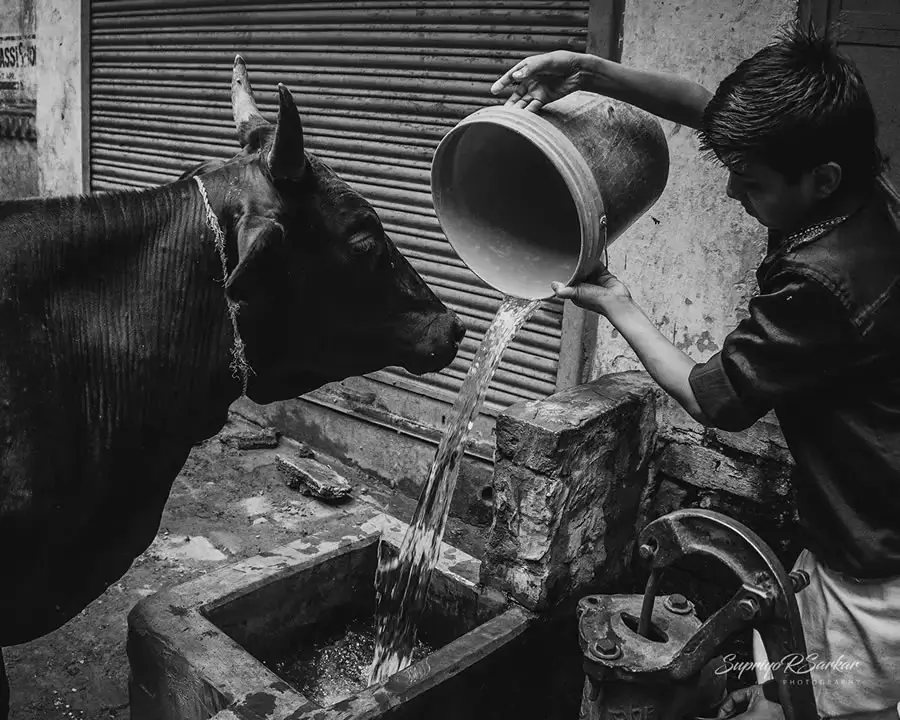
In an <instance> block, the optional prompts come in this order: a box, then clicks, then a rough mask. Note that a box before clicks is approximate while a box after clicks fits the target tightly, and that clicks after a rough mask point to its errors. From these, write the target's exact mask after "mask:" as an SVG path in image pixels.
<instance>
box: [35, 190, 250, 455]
mask: <svg viewBox="0 0 900 720" xmlns="http://www.w3.org/2000/svg"><path fill="white" fill-rule="evenodd" d="M209 195H210V201H211V203H212V205H213V207H216V206H217V205H218V204H219V203H218V201H219V200H220V198H218V197H217V193H216V191H215V188H213V187H210V189H209ZM49 203H54V201H49ZM49 203H48V207H46V208H45V215H44V222H45V223H47V222H55V224H56V226H55V227H54V228H52V231H51V232H44V233H41V236H42V237H41V242H38V243H37V247H32V251H33V252H35V255H36V257H37V258H38V262H36V263H35V266H37V267H39V268H40V271H39V275H40V276H39V277H38V278H33V279H35V280H37V283H36V286H37V287H39V288H41V290H40V292H39V294H38V295H37V296H36V297H37V298H43V301H42V305H43V307H42V308H36V307H32V308H31V309H32V310H33V311H34V310H36V311H38V313H37V314H38V315H40V314H41V313H43V317H42V320H43V322H44V323H45V325H44V328H43V329H44V331H45V332H46V339H47V341H48V343H49V344H50V346H51V352H52V356H53V357H54V359H55V361H56V362H58V363H60V367H59V370H60V371H61V373H63V375H61V377H60V378H59V380H60V381H61V383H62V384H63V385H65V386H67V387H68V388H69V391H70V392H72V391H74V392H76V393H78V394H79V395H80V397H78V398H77V400H78V404H79V405H80V409H81V413H82V415H83V420H84V421H85V423H86V428H87V432H88V434H89V435H90V436H91V441H92V442H93V443H100V445H101V447H99V448H97V449H98V450H103V449H108V447H107V448H104V447H103V446H107V445H108V443H109V442H114V441H115V439H116V438H118V439H119V440H122V439H128V438H130V437H134V438H140V439H141V442H142V443H143V444H145V445H146V447H147V450H148V452H150V453H152V452H153V447H152V446H153V445H156V444H157V443H156V442H152V440H154V439H156V440H157V441H158V443H164V442H167V441H168V440H169V439H170V437H171V436H179V437H181V438H182V439H183V440H184V441H187V440H198V439H202V438H203V437H208V436H209V435H210V434H213V433H215V432H216V431H217V430H218V429H219V427H221V424H222V423H223V422H224V420H225V418H226V416H227V408H228V405H229V404H230V403H231V402H232V401H233V400H234V399H235V398H236V397H237V395H238V394H239V384H238V383H236V382H235V381H234V379H233V378H231V376H230V374H229V372H228V361H229V348H230V344H231V341H232V337H231V325H230V322H229V321H228V317H227V311H226V305H225V300H224V295H223V289H222V284H221V282H218V281H220V280H221V275H222V270H221V266H220V264H219V258H218V254H217V252H216V249H215V246H214V244H213V241H212V233H211V231H210V230H209V228H208V227H207V223H206V218H205V209H204V205H203V201H202V199H201V198H200V193H199V191H198V188H197V186H196V184H195V183H194V182H192V181H185V182H180V183H175V184H173V185H168V186H164V187H161V188H155V189H153V190H149V191H144V192H139V193H124V194H112V195H106V196H93V197H85V198H70V199H66V200H59V201H55V205H56V207H55V208H53V207H52V205H49ZM31 299H35V297H34V296H32V298H31ZM75 399H76V398H75V397H73V398H71V400H75ZM148 440H150V441H151V442H149V443H148Z"/></svg>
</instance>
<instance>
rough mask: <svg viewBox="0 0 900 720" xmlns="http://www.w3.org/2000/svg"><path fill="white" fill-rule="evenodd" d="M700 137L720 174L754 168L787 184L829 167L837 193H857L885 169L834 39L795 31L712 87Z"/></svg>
mask: <svg viewBox="0 0 900 720" xmlns="http://www.w3.org/2000/svg"><path fill="white" fill-rule="evenodd" d="M699 137H700V149H701V150H702V151H703V152H705V153H707V154H710V155H713V156H715V158H717V159H718V160H719V161H720V162H722V163H723V164H725V165H726V166H727V167H730V168H735V167H739V166H740V165H741V164H742V163H744V162H746V161H747V160H756V161H757V162H763V163H765V164H766V165H769V166H770V167H772V168H773V169H775V170H777V171H779V172H780V173H782V174H783V175H785V176H786V178H787V179H788V181H789V182H796V181H797V180H799V179H800V176H801V174H802V173H804V172H806V171H808V170H811V169H812V168H814V167H816V166H818V165H822V164H824V163H827V162H836V163H837V164H838V165H840V166H841V172H842V180H841V187H842V188H845V187H863V186H865V185H867V184H869V183H871V181H872V180H873V178H875V177H876V176H877V175H878V173H880V172H881V170H882V169H883V166H884V159H883V157H882V155H881V152H880V150H879V149H878V143H877V137H878V122H877V120H876V117H875V110H874V108H873V107H872V101H871V99H870V98H869V93H868V91H867V90H866V87H865V85H864V83H863V80H862V77H861V76H860V74H859V71H858V70H857V69H856V66H855V65H854V64H853V62H852V61H850V60H848V59H847V58H845V57H842V56H841V55H840V54H839V53H838V51H837V45H836V43H835V41H834V40H833V39H827V38H824V37H822V36H820V35H819V34H818V33H817V32H816V31H815V30H814V29H813V28H808V29H802V28H801V27H800V25H799V24H797V23H794V24H793V25H791V26H790V27H789V28H788V29H787V30H786V31H784V32H783V33H782V34H781V36H780V37H779V38H778V39H777V40H776V42H774V43H772V44H771V45H768V46H767V47H765V48H763V49H762V50H760V51H759V52H758V53H756V54H755V55H754V56H753V57H751V58H749V59H747V60H744V61H743V62H742V63H741V64H740V65H738V66H737V68H736V69H735V70H734V72H732V73H731V74H730V75H729V76H728V77H726V78H725V79H724V80H723V81H722V82H721V83H720V84H719V87H718V88H717V89H716V92H715V95H713V98H712V100H710V102H709V104H708V105H707V106H706V109H705V110H704V111H703V123H702V130H700V132H699Z"/></svg>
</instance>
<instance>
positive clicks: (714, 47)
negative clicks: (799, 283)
mask: <svg viewBox="0 0 900 720" xmlns="http://www.w3.org/2000/svg"><path fill="white" fill-rule="evenodd" d="M625 7H626V11H625V18H624V39H623V53H622V63H623V64H625V65H630V66H632V67H636V68H642V69H653V70H662V71H667V72H674V73H678V74H680V75H682V76H685V77H687V78H690V79H691V80H694V81H696V82H699V83H700V84H702V85H703V86H704V87H706V88H708V89H709V90H710V91H714V90H715V88H716V86H717V85H718V83H719V82H720V81H721V80H722V79H724V78H725V76H726V75H728V74H729V73H730V72H731V71H732V70H733V69H734V67H735V66H736V65H737V64H738V63H739V62H740V61H741V60H742V59H744V58H746V57H749V56H750V55H752V54H753V53H754V52H756V51H757V50H758V49H760V48H761V47H763V46H764V45H765V44H767V43H768V42H769V41H770V40H771V39H772V38H773V36H774V34H775V33H776V31H777V30H778V29H779V28H781V27H782V26H783V25H785V24H786V23H788V22H789V21H790V20H792V19H793V18H795V17H796V14H797V2H796V0H787V1H786V0H715V1H714V2H710V0H629V2H628V3H626V5H625ZM663 129H664V131H665V133H666V137H667V139H668V142H669V152H670V155H671V167H670V172H669V181H668V185H667V187H666V190H665V191H664V192H663V194H662V196H661V197H660V199H659V201H658V202H657V203H656V205H654V206H653V207H652V208H651V209H650V210H649V211H648V212H647V214H646V215H644V216H643V217H642V218H641V219H640V220H638V221H637V222H636V223H635V224H634V225H633V226H632V227H631V228H630V229H629V230H628V231H627V232H626V233H625V234H624V235H623V236H622V237H621V238H619V239H618V240H617V241H616V243H615V244H614V245H613V246H612V247H611V248H610V253H609V260H610V262H609V265H610V270H611V271H612V272H613V273H614V274H616V275H617V276H618V277H619V278H621V280H622V281H623V282H624V283H625V284H626V285H628V287H629V288H630V290H631V292H632V294H633V296H634V297H635V299H636V300H637V302H638V303H639V304H640V305H641V307H643V309H644V310H645V312H646V313H647V314H648V315H649V316H650V318H651V319H652V320H653V321H654V322H655V323H656V324H657V326H658V327H659V328H660V329H661V331H662V332H663V333H664V334H665V335H667V336H668V337H669V338H670V339H671V340H672V341H673V342H674V343H675V344H676V345H677V346H678V347H679V348H681V349H682V350H684V351H685V352H686V353H687V354H688V355H689V356H691V357H692V358H693V359H694V360H697V361H703V360H706V359H708V358H709V357H710V356H711V355H712V354H713V353H715V352H716V351H717V350H719V349H720V347H721V343H722V341H723V339H724V338H725V336H726V335H727V334H728V332H729V331H730V330H732V329H733V328H734V327H735V326H736V325H737V323H738V322H739V321H740V320H741V319H742V318H743V317H744V316H745V315H746V308H747V303H748V300H749V299H750V297H751V296H752V295H753V294H754V292H755V291H756V280H755V277H754V271H755V269H756V267H757V265H758V264H759V262H760V261H761V260H762V257H763V256H764V254H765V246H766V231H765V229H764V228H763V227H762V226H761V225H759V224H758V223H757V222H756V221H755V220H753V219H752V218H750V217H749V216H747V215H746V214H745V213H744V210H743V209H742V208H741V206H740V205H739V204H738V203H737V202H735V201H733V200H730V199H729V198H728V197H727V195H726V194H725V184H726V172H725V171H724V170H723V169H721V168H719V167H717V166H716V164H715V163H714V162H712V161H710V160H707V159H705V158H703V157H702V156H701V155H700V153H699V151H698V143H697V139H696V135H695V133H694V132H693V131H692V130H690V129H688V128H686V127H683V126H680V125H676V124H674V123H671V122H667V121H663ZM596 347H597V349H596V353H595V356H594V358H593V361H592V365H591V367H590V375H589V377H592V378H595V377H599V376H602V375H606V374H608V373H613V372H621V371H626V370H633V369H640V368H641V365H640V363H639V362H638V361H637V358H636V357H635V355H634V353H633V352H632V351H631V349H630V348H629V347H628V345H627V344H626V343H625V342H624V341H623V340H622V338H621V337H620V336H618V333H616V331H615V330H614V329H613V328H612V326H611V325H610V324H609V323H608V322H607V321H606V320H605V319H602V318H601V319H600V320H599V323H598V327H597V346H596ZM671 420H672V422H673V423H674V424H675V425H676V426H683V427H693V428H695V429H697V428H699V427H700V426H699V425H697V424H696V423H694V422H693V420H691V418H690V417H689V416H688V415H687V414H686V413H684V412H682V411H681V410H680V408H678V409H677V410H674V411H673V412H672V415H671Z"/></svg>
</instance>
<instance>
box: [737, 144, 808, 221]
mask: <svg viewBox="0 0 900 720" xmlns="http://www.w3.org/2000/svg"><path fill="white" fill-rule="evenodd" d="M816 185H817V184H816V182H815V179H814V177H813V173H812V172H809V173H804V174H803V175H802V176H801V177H800V179H799V180H798V181H796V182H790V181H788V179H787V178H786V177H785V176H784V175H782V174H781V173H780V172H778V171H777V170H773V169H772V168H771V167H769V166H768V165H765V164H763V163H759V162H753V161H748V162H746V163H743V164H742V165H741V166H740V167H737V168H734V169H729V177H728V186H727V188H726V192H727V193H728V197H730V198H732V199H734V200H737V201H738V202H740V203H741V205H743V206H744V210H746V211H747V213H748V214H749V215H751V216H752V217H755V218H756V219H757V220H759V221H760V222H761V223H762V224H763V225H765V226H766V227H767V228H769V229H770V230H778V231H781V232H785V233H791V232H796V231H797V230H801V229H802V228H804V227H806V225H808V224H809V223H808V221H807V219H808V218H810V217H811V216H812V214H813V211H814V209H815V208H816V206H817V204H818V202H819V200H820V199H821V194H820V193H819V192H817V189H816Z"/></svg>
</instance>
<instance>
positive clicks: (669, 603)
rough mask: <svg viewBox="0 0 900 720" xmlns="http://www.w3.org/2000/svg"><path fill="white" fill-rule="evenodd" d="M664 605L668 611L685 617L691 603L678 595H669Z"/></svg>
mask: <svg viewBox="0 0 900 720" xmlns="http://www.w3.org/2000/svg"><path fill="white" fill-rule="evenodd" d="M664 605H665V606H666V608H667V609H668V610H669V611H671V612H673V613H676V614H678V615H685V614H687V613H689V612H690V611H691V601H690V600H688V599H687V598H686V597H685V596H684V595H682V594H680V593H675V594H674V595H669V597H667V598H666V601H665V603H664Z"/></svg>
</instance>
